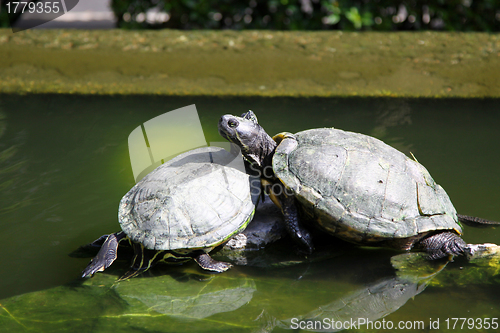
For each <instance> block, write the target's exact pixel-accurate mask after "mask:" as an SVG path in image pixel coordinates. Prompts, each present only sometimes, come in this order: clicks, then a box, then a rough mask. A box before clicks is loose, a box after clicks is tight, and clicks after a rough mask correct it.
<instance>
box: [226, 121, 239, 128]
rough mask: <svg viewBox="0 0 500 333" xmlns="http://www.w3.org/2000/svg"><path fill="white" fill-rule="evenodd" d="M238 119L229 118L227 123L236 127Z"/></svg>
mask: <svg viewBox="0 0 500 333" xmlns="http://www.w3.org/2000/svg"><path fill="white" fill-rule="evenodd" d="M238 124H239V123H238V121H237V120H236V119H229V120H228V121H227V125H228V126H229V127H231V128H235V127H236V126H238Z"/></svg>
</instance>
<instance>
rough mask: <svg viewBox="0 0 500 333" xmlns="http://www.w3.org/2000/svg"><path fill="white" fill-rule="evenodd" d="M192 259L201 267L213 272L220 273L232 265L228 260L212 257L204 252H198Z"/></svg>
mask: <svg viewBox="0 0 500 333" xmlns="http://www.w3.org/2000/svg"><path fill="white" fill-rule="evenodd" d="M193 259H194V261H196V263H197V264H198V265H200V267H201V268H203V269H204V270H206V271H210V272H214V273H222V272H225V271H227V270H228V269H230V268H231V267H233V265H232V264H230V263H228V262H224V261H217V260H215V259H212V257H210V256H209V255H208V254H206V253H203V254H200V255H199V256H197V257H194V258H193Z"/></svg>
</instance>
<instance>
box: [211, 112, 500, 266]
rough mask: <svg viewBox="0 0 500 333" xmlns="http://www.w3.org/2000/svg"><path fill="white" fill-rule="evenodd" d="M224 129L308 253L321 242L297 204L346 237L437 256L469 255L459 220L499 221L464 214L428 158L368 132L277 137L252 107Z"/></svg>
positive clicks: (222, 122)
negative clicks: (313, 235) (431, 169)
mask: <svg viewBox="0 0 500 333" xmlns="http://www.w3.org/2000/svg"><path fill="white" fill-rule="evenodd" d="M219 133H220V134H221V135H222V136H223V137H224V138H226V139H227V140H229V141H230V142H233V143H235V144H237V145H239V146H240V147H241V150H242V153H243V155H244V156H245V158H246V159H247V160H248V161H250V162H251V163H252V165H253V167H254V168H257V169H258V170H259V171H260V173H261V175H262V178H263V180H264V181H265V182H266V183H267V188H268V192H269V194H270V196H271V198H272V199H273V201H274V202H275V203H276V204H277V205H278V206H280V207H281V209H282V212H283V215H284V218H285V222H286V225H287V229H288V232H289V234H290V235H291V236H292V237H293V238H294V239H295V240H296V241H297V242H298V243H299V244H301V245H302V246H303V247H304V248H305V249H306V250H307V251H308V252H311V251H312V250H313V243H312V240H311V236H310V233H309V232H308V230H307V229H306V228H305V227H304V226H303V223H302V222H301V221H300V220H299V215H298V210H297V207H299V208H300V209H301V210H302V211H303V215H305V216H306V217H308V219H307V220H312V221H316V223H317V225H318V226H319V227H320V228H321V229H323V230H325V231H326V232H328V233H330V234H332V235H335V236H337V237H339V238H341V239H344V240H346V241H349V242H353V243H357V244H364V245H374V246H386V247H391V248H396V249H399V250H410V249H412V248H416V249H421V250H424V251H426V252H427V253H428V254H429V257H430V258H431V259H437V258H441V257H444V256H447V255H459V254H463V252H464V250H465V249H466V248H467V246H468V245H467V244H466V243H465V242H464V241H463V240H462V238H461V237H460V235H461V234H462V228H461V226H460V222H459V221H462V222H475V223H495V222H492V221H487V220H483V219H479V218H475V217H470V216H464V215H457V213H456V210H455V208H454V207H453V204H452V203H451V201H450V198H449V197H448V195H447V194H446V192H445V191H444V189H443V188H442V187H441V186H439V185H438V184H436V183H435V182H434V180H433V179H432V177H431V176H430V174H429V172H428V171H427V170H426V169H425V168H424V167H423V166H422V165H421V164H420V163H418V162H417V161H416V160H414V159H410V158H408V157H407V156H406V155H404V154H403V153H401V152H399V151H398V150H396V149H394V148H392V147H390V146H389V145H387V144H385V143H383V142H382V141H380V140H378V139H376V138H373V137H370V136H367V135H363V134H358V133H352V132H346V131H342V130H337V129H333V128H321V129H311V130H306V131H303V132H299V133H297V134H291V133H281V134H279V135H277V136H275V137H274V138H271V137H270V136H269V135H268V134H267V133H266V132H265V131H264V129H263V128H262V127H261V126H260V125H259V124H258V122H257V117H256V116H255V114H254V113H253V112H252V111H249V112H248V113H245V114H243V115H242V116H241V117H236V116H232V115H225V116H222V118H221V119H220V121H219Z"/></svg>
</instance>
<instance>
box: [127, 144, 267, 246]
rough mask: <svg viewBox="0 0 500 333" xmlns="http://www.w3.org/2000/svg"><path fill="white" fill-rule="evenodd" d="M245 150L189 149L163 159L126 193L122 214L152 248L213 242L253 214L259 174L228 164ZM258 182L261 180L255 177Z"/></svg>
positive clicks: (129, 227) (135, 235)
mask: <svg viewBox="0 0 500 333" xmlns="http://www.w3.org/2000/svg"><path fill="white" fill-rule="evenodd" d="M235 158H241V155H236V156H235V155H232V154H230V153H228V152H227V151H225V150H224V149H222V148H218V147H205V148H199V149H195V150H191V151H188V152H187V153H184V154H181V155H179V156H177V157H176V158H174V159H172V160H170V161H168V162H166V163H164V164H162V165H160V166H159V167H158V168H156V169H155V170H153V171H152V172H151V173H149V174H148V175H147V176H145V177H144V178H143V179H142V180H141V181H139V182H138V183H137V184H136V185H135V186H134V187H133V188H132V189H131V190H130V191H129V192H128V193H127V194H125V196H124V197H123V198H122V200H121V202H120V205H119V209H118V219H119V222H120V225H121V227H122V229H123V231H124V232H125V233H126V234H127V235H128V236H129V237H130V239H132V241H134V242H138V243H142V244H143V245H144V246H145V247H146V248H148V249H150V250H176V249H197V248H210V247H214V246H217V245H219V244H221V243H223V242H224V241H226V240H227V239H228V238H229V237H230V236H232V235H233V234H234V233H236V232H238V231H240V230H243V229H244V228H245V227H246V225H247V224H248V222H249V221H250V220H251V219H252V217H253V214H254V210H255V204H256V202H257V200H258V191H252V190H251V189H252V188H253V187H254V186H256V188H257V189H259V188H260V184H259V180H258V179H254V177H251V176H249V175H248V174H246V173H244V172H242V171H239V170H237V169H235V168H232V167H228V166H226V165H227V164H229V162H231V161H232V160H234V159H235ZM254 182H256V183H254Z"/></svg>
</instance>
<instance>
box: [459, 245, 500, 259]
mask: <svg viewBox="0 0 500 333" xmlns="http://www.w3.org/2000/svg"><path fill="white" fill-rule="evenodd" d="M465 256H466V257H467V259H468V260H471V261H473V260H477V259H482V258H488V259H493V257H497V258H500V246H498V245H496V244H491V243H485V244H467V249H466V250H465Z"/></svg>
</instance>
